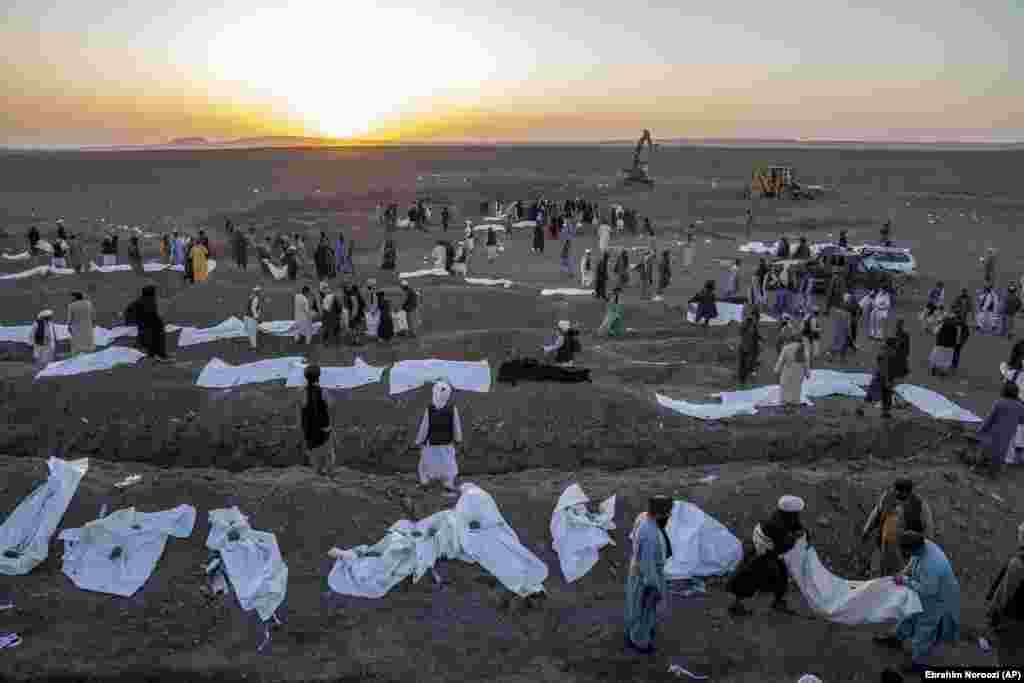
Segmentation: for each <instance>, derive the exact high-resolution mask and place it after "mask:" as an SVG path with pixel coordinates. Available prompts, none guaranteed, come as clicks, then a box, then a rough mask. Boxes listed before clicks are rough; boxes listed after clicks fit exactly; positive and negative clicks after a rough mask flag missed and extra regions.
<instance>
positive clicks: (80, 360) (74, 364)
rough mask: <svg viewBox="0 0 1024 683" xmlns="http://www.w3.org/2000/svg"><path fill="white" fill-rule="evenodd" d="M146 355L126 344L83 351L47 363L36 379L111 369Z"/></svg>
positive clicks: (128, 363)
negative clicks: (72, 356) (88, 351)
mask: <svg viewBox="0 0 1024 683" xmlns="http://www.w3.org/2000/svg"><path fill="white" fill-rule="evenodd" d="M145 357H146V354H144V353H142V352H141V351H138V350H136V349H130V348H128V347H126V346H111V347H110V348H109V349H103V350H102V351H97V352H95V353H83V354H79V355H77V356H75V357H74V358H68V359H66V360H59V361H56V362H54V363H50V364H49V365H47V366H46V367H45V368H44V369H43V370H42V371H40V372H39V374H37V375H36V379H39V378H41V377H66V376H68V375H82V374H85V373H87V372H101V371H103V370H110V369H111V368H113V367H115V366H118V365H134V364H135V363H138V362H139V361H140V360H142V359H143V358H145Z"/></svg>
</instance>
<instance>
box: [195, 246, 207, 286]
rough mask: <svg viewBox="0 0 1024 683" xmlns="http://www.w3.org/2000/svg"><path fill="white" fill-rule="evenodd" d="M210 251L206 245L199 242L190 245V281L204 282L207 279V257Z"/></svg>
mask: <svg viewBox="0 0 1024 683" xmlns="http://www.w3.org/2000/svg"><path fill="white" fill-rule="evenodd" d="M209 255H210V251H209V249H207V247H206V245H205V244H203V242H201V241H196V243H195V244H193V245H192V279H193V282H206V279H207V277H209V274H210V271H209V265H208V262H207V257H209Z"/></svg>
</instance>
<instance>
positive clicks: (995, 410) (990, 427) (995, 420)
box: [978, 382, 1024, 476]
mask: <svg viewBox="0 0 1024 683" xmlns="http://www.w3.org/2000/svg"><path fill="white" fill-rule="evenodd" d="M1022 424H1024V403H1022V402H1021V400H1020V388H1019V387H1018V386H1017V383H1016V382H1003V389H1002V394H1001V397H1000V398H999V399H998V400H997V401H996V402H995V403H994V404H993V405H992V411H991V412H990V413H989V415H988V417H987V418H985V421H984V422H983V423H982V424H981V426H980V427H978V437H979V439H980V440H981V443H982V445H983V447H984V452H985V455H986V456H987V459H988V470H989V474H991V475H992V476H995V475H996V474H998V473H999V471H1000V470H1001V469H1002V466H1003V464H1004V462H1005V460H1006V455H1007V452H1009V451H1010V449H1011V448H1012V447H1013V441H1014V437H1015V436H1016V435H1017V428H1018V427H1019V426H1020V425H1022Z"/></svg>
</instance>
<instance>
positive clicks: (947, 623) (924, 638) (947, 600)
mask: <svg viewBox="0 0 1024 683" xmlns="http://www.w3.org/2000/svg"><path fill="white" fill-rule="evenodd" d="M900 547H901V550H902V552H903V554H904V555H905V556H908V557H910V562H909V563H908V564H907V567H906V569H904V570H903V572H902V573H901V574H899V575H898V576H896V583H897V584H898V585H901V586H907V587H908V588H910V589H912V590H913V591H915V592H916V593H917V594H918V596H919V597H920V598H921V606H922V607H923V608H924V611H922V612H920V613H918V614H912V615H911V616H909V617H906V618H904V619H901V620H900V622H899V623H898V624H896V630H895V632H893V633H892V634H891V635H888V636H878V637H876V638H875V642H877V643H879V644H880V645H886V646H888V647H892V648H899V649H902V648H903V641H904V640H909V641H910V644H911V664H910V666H909V667H908V668H907V671H908V672H915V673H918V672H921V671H924V668H925V666H926V659H927V658H928V656H929V655H930V654H931V653H932V651H933V650H934V649H935V647H936V646H937V645H939V644H941V643H943V642H951V643H952V642H956V641H957V639H958V638H959V637H960V582H959V581H957V578H956V575H955V574H954V573H953V567H952V566H950V564H949V560H948V559H947V558H946V554H945V553H944V552H942V548H940V547H939V546H937V545H936V544H934V543H932V542H931V541H929V540H927V539H925V537H924V535H922V534H920V533H918V532H916V531H906V532H904V533H903V536H902V537H901V538H900Z"/></svg>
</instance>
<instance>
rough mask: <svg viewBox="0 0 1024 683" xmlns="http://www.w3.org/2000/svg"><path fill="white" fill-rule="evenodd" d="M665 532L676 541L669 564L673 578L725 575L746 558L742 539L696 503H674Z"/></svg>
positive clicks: (666, 571)
mask: <svg viewBox="0 0 1024 683" xmlns="http://www.w3.org/2000/svg"><path fill="white" fill-rule="evenodd" d="M665 533H666V534H668V538H669V541H671V543H672V557H670V558H669V560H668V562H666V563H665V577H666V578H668V579H669V580H671V581H676V580H681V579H691V578H701V577H706V576H723V575H725V574H729V573H730V572H732V571H733V570H734V569H736V567H737V566H739V563H740V561H741V560H742V559H743V544H742V543H741V542H740V540H739V539H738V538H736V536H734V535H733V533H732V532H731V531H729V530H728V529H727V528H726V527H725V526H724V525H723V524H722V523H721V522H719V521H718V520H717V519H715V518H714V517H712V516H710V515H708V514H707V513H706V512H704V511H703V510H701V509H700V508H699V507H697V506H696V505H694V504H693V503H690V502H687V501H682V500H677V501H675V502H674V504H673V506H672V516H671V517H670V518H669V520H668V526H667V527H665Z"/></svg>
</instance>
